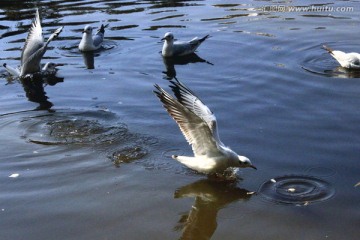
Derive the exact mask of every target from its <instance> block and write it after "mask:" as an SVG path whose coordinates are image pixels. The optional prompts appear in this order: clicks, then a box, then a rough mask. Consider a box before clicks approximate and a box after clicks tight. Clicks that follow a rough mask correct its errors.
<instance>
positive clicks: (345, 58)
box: [323, 45, 360, 69]
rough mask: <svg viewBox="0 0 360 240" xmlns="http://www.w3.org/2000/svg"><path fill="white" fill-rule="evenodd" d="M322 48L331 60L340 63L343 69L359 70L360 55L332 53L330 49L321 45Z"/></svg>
mask: <svg viewBox="0 0 360 240" xmlns="http://www.w3.org/2000/svg"><path fill="white" fill-rule="evenodd" d="M323 48H324V49H325V50H326V51H328V52H329V53H330V54H331V56H333V58H335V59H336V61H338V62H339V63H340V65H341V66H342V67H343V68H351V69H360V54H359V53H355V52H351V53H344V52H342V51H336V50H335V51H334V50H332V49H331V48H329V47H327V46H325V45H323Z"/></svg>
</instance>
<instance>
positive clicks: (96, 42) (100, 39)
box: [93, 32, 104, 48]
mask: <svg viewBox="0 0 360 240" xmlns="http://www.w3.org/2000/svg"><path fill="white" fill-rule="evenodd" d="M103 40H104V34H103V33H101V32H98V33H97V34H95V35H94V36H93V44H94V46H95V47H96V48H99V47H100V45H101V43H102V42H103Z"/></svg>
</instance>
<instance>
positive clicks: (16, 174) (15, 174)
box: [9, 173, 20, 178]
mask: <svg viewBox="0 0 360 240" xmlns="http://www.w3.org/2000/svg"><path fill="white" fill-rule="evenodd" d="M18 176H20V174H18V173H13V174H11V175H10V176H9V178H17V177H18Z"/></svg>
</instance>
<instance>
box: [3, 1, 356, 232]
mask: <svg viewBox="0 0 360 240" xmlns="http://www.w3.org/2000/svg"><path fill="white" fill-rule="evenodd" d="M313 4H315V5H314V6H316V7H324V6H328V7H334V9H336V8H338V7H340V8H343V7H350V8H352V10H351V9H350V10H349V9H348V11H340V10H341V9H340V10H339V11H336V10H333V11H325V10H319V11H314V10H312V11H299V12H294V11H290V10H289V8H285V10H283V11H278V10H277V9H278V8H279V9H283V8H282V7H283V6H285V7H292V6H302V7H304V6H307V7H311V6H313ZM269 6H276V7H275V9H273V8H274V7H271V8H270V7H269ZM358 6H359V1H330V2H329V1H291V2H287V1H279V2H275V1H244V2H241V3H239V2H238V1H216V0H211V1H110V0H109V1H70V2H69V1H2V2H1V3H0V9H1V10H0V19H1V22H0V48H1V50H2V54H1V56H0V62H1V64H3V63H7V64H9V65H10V66H16V65H18V64H19V62H20V55H21V49H22V47H23V44H24V39H25V38H26V36H27V30H28V28H29V26H30V24H31V19H32V18H33V16H34V13H35V8H36V7H39V8H40V13H41V18H42V26H43V34H44V35H45V39H46V38H47V37H48V36H49V35H50V34H51V32H52V31H54V30H55V29H56V28H58V27H59V26H64V30H63V32H62V33H61V35H60V37H59V39H57V40H55V41H53V42H51V43H50V45H49V49H48V51H47V52H46V54H45V56H44V59H43V63H44V62H47V61H53V62H55V63H57V64H60V65H61V66H59V73H60V75H61V76H62V77H63V78H64V79H63V81H62V82H57V83H56V84H55V85H54V83H53V84H35V85H30V86H29V85H28V84H23V83H22V82H21V81H19V80H17V79H13V78H11V77H9V76H8V74H7V73H6V72H5V71H4V70H1V71H0V92H1V95H0V102H1V103H0V131H1V140H0V146H1V147H0V149H1V151H0V191H1V195H0V219H1V224H0V238H1V239H145V238H146V239H209V238H211V239H358V236H359V234H360V231H359V228H358V225H359V224H360V207H359V199H360V195H359V194H360V193H359V191H360V187H355V185H356V184H357V183H358V182H359V181H360V177H359V172H360V165H359V156H360V155H359V154H360V145H359V142H360V127H359V120H360V113H359V111H358V107H359V105H360V97H359V96H360V94H359V93H360V84H359V83H360V82H359V81H360V79H359V78H358V77H359V73H358V72H354V71H347V70H345V69H342V68H339V65H338V63H337V62H336V61H335V60H334V59H332V58H331V56H330V55H328V53H327V52H326V51H324V50H323V49H322V48H321V46H322V45H323V44H326V45H328V46H330V47H332V48H334V49H339V50H343V51H354V52H360V45H359V44H358V39H359V37H358V34H357V32H358V26H359V23H360V17H359V16H360V15H359V8H358ZM264 9H265V10H266V11H264ZM268 10H271V11H268ZM102 23H103V24H106V23H108V24H109V27H108V28H107V29H106V33H105V42H104V45H103V48H102V49H101V50H100V51H98V52H96V53H95V54H94V55H93V56H83V55H82V54H81V53H80V52H79V51H78V49H77V46H78V43H79V42H80V39H81V31H82V29H83V27H84V26H85V25H86V24H91V25H93V26H94V27H99V26H100V25H101V24H102ZM167 31H172V32H173V33H174V35H175V37H176V38H178V39H180V40H187V39H191V38H193V37H195V36H199V37H201V36H205V35H206V34H210V35H211V38H209V39H208V40H206V41H205V42H204V43H203V45H202V46H200V48H199V49H198V52H197V55H198V57H199V58H200V59H197V61H194V62H191V63H187V64H186V62H175V65H173V64H174V63H171V62H165V61H163V59H162V57H161V54H160V53H159V52H160V50H161V47H162V42H161V40H160V39H161V38H162V37H163V35H164V34H165V32H167ZM89 62H90V63H91V62H93V69H88V67H89ZM175 75H176V77H177V78H178V79H179V80H181V81H183V82H184V83H185V84H186V85H187V86H188V87H190V88H191V89H192V90H193V91H194V92H195V93H197V95H198V96H199V97H200V98H201V99H202V100H203V102H205V103H206V104H207V105H208V106H209V108H210V109H211V110H212V111H213V112H214V113H215V115H216V116H217V119H218V125H219V131H220V137H221V139H222V141H223V142H224V143H225V144H226V145H228V146H230V147H231V148H232V149H233V150H235V151H236V152H238V153H239V154H241V155H245V156H247V157H249V158H250V159H251V161H252V162H253V163H254V165H256V166H257V168H258V170H257V171H254V170H252V169H241V170H240V171H239V172H238V176H239V178H241V179H240V180H239V181H237V182H235V183H218V182H213V181H210V180H208V179H207V178H206V177H205V176H203V175H200V174H196V173H194V172H193V171H191V170H189V169H187V168H186V167H184V166H182V165H180V164H179V163H178V162H176V161H174V160H173V159H171V158H170V156H171V155H172V154H184V155H191V154H192V152H191V148H190V147H189V145H188V144H187V143H186V141H185V139H184V137H183V136H182V134H181V132H180V131H179V129H178V127H177V125H176V124H175V122H174V121H173V120H172V119H171V118H170V117H169V116H168V115H167V113H166V111H165V110H164V109H163V108H162V106H161V104H160V102H159V101H158V100H157V99H156V97H155V96H154V94H153V93H152V91H153V90H154V87H153V84H154V83H157V84H159V85H160V86H162V87H164V88H165V89H167V90H169V88H168V87H167V85H168V79H171V78H172V77H174V76H175ZM29 89H30V90H29ZM50 106H51V108H50V109H48V108H49V107H50ZM39 109H41V110H39ZM12 174H18V175H13V176H17V177H9V176H11V175H12ZM271 180H274V181H277V182H272V181H271ZM280 181H287V182H286V185H281V182H280ZM288 181H290V183H288ZM269 183H274V184H275V185H274V186H275V187H274V186H272V185H271V184H269ZM263 184H268V185H269V190H266V191H263V190H262V189H261V186H263ZM319 184H320V185H319ZM277 186H279V187H277ZM284 186H286V188H284ZM319 190H320V191H319ZM258 191H260V192H258ZM301 191H302V192H301ZM252 192H258V193H254V194H252ZM299 192H300V194H299ZM309 192H311V194H318V193H319V192H320V194H319V195H317V196H316V198H315V200H313V199H310V200H309V198H307V196H305V195H306V194H309ZM278 194H283V195H284V194H285V195H286V196H285V197H286V200H283V198H281V197H279V195H278ZM302 194H303V195H302ZM324 195H325V197H324ZM289 198H290V200H291V201H290V204H289V200H288V199H289ZM295 200H296V201H295Z"/></svg>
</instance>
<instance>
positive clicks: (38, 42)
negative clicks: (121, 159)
mask: <svg viewBox="0 0 360 240" xmlns="http://www.w3.org/2000/svg"><path fill="white" fill-rule="evenodd" d="M62 29H63V27H60V28H58V29H56V30H55V32H53V34H51V36H50V37H49V39H48V40H47V41H46V42H44V38H43V35H42V27H41V22H40V15H39V10H38V9H36V16H35V19H34V20H33V23H32V25H31V28H30V30H29V34H28V36H27V38H26V41H25V45H24V48H23V50H22V53H21V66H20V68H13V67H10V66H8V65H7V64H6V63H4V64H3V66H4V67H5V69H6V70H7V71H8V72H9V73H10V74H11V75H14V76H16V77H23V76H25V75H27V74H33V73H36V72H40V71H41V70H42V69H41V66H40V62H41V59H42V57H43V56H44V54H45V52H46V48H47V46H48V45H49V43H50V42H51V41H52V40H54V39H55V38H57V37H58V36H59V34H60V33H61V31H62ZM47 67H48V65H45V68H44V69H43V70H44V71H46V70H47Z"/></svg>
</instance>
